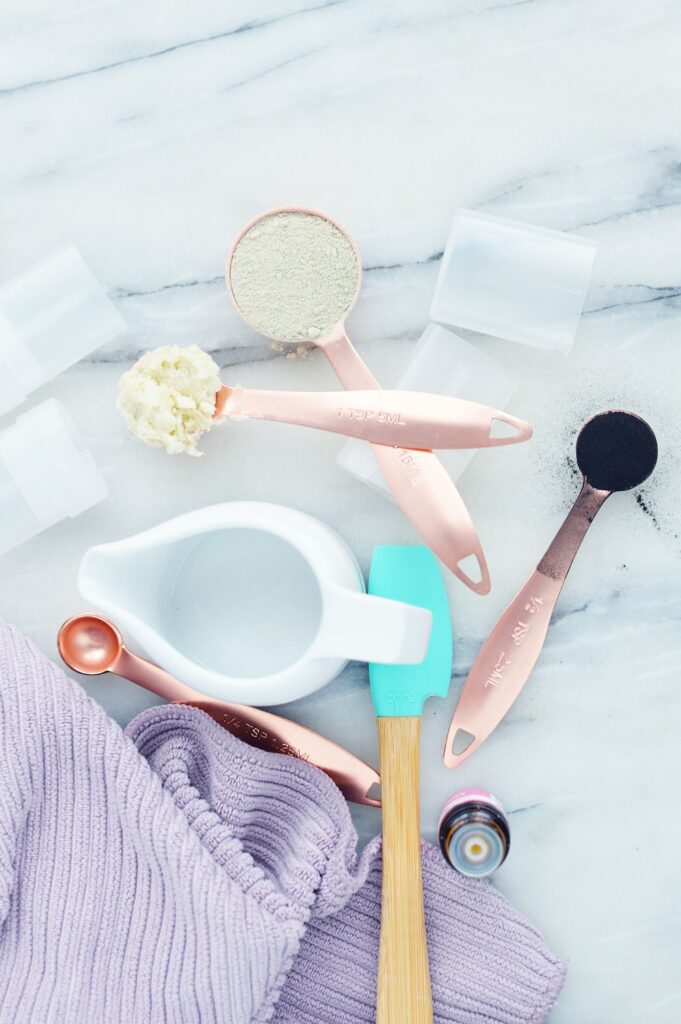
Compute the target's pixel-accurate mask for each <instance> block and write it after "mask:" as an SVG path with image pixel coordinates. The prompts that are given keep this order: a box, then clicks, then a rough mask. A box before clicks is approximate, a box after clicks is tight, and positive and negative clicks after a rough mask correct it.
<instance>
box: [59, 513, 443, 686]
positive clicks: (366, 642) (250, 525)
mask: <svg viewBox="0 0 681 1024" xmlns="http://www.w3.org/2000/svg"><path fill="white" fill-rule="evenodd" d="M79 587H80V592H81V594H82V595H83V597H84V598H86V600H88V601H89V602H91V603H92V604H93V605H95V607H97V608H99V609H100V610H101V611H103V612H104V613H105V614H106V615H109V616H111V618H112V619H113V620H114V621H115V622H116V623H117V625H118V626H119V627H120V628H121V629H122V631H123V632H124V633H126V634H128V635H129V636H131V637H133V638H134V639H135V640H136V641H137V643H138V644H140V646H141V647H142V648H143V650H144V651H145V652H146V654H147V655H148V656H149V657H150V658H152V659H153V660H154V661H156V662H157V663H158V664H159V665H161V666H162V667H163V668H165V669H166V670H167V671H168V672H171V673H172V674H173V675H174V676H177V677H178V678H179V679H181V680H182V681H183V682H185V683H188V684H190V685H191V686H193V687H195V688H196V689H197V690H200V691H201V692H202V693H205V694H208V695H209V696H211V697H216V698H221V699H224V700H232V701H239V702H241V703H244V704H253V705H263V704H283V703H285V702H287V701H292V700H296V699H298V698H299V697H303V696H305V695H306V694H308V693H312V692H313V691H314V690H317V689H319V688H320V687H321V686H324V685H325V683H328V682H329V681H330V680H331V679H333V678H334V677H335V676H336V675H338V673H339V672H340V671H341V670H342V669H343V667H344V666H345V664H346V663H347V661H348V660H350V659H354V660H358V661H374V662H386V663H410V664H413V663H417V662H419V661H422V660H423V658H424V657H425V654H426V650H427V647H428V641H429V638H430V626H431V613H430V612H429V611H427V610H426V609H424V608H416V607H414V606H412V605H407V604H402V603H400V602H397V601H389V600H386V599H383V598H378V597H373V596H369V595H368V594H366V593H365V592H364V580H363V577H362V573H361V570H360V568H359V565H358V564H357V561H356V560H355V558H354V556H353V554H352V552H351V551H350V549H349V548H348V547H347V545H346V544H345V543H344V542H343V541H342V540H341V538H340V537H339V536H338V534H336V533H334V531H333V530H331V529H330V528H329V527H328V526H326V525H324V523H321V522H320V521H319V520H318V519H314V518H313V517H312V516H309V515H306V514H305V513H303V512H298V511H295V510H294V509H290V508H286V507H284V506H282V505H273V504H268V503H265V502H250V501H235V502H229V503H227V504H223V505H212V506H209V507H208V508H202V509H198V510H197V511H195V512H190V513H187V514H186V515H182V516H179V517H178V518H176V519H171V520H169V521H168V522H166V523H162V524H161V525H159V526H156V527H154V528H153V529H151V530H146V531H145V532H144V533H140V534H137V535H136V536H134V537H130V538H128V539H126V540H122V541H118V542H115V543H113V544H102V545H99V546H98V547H94V548H91V549H90V550H89V551H88V552H87V553H86V554H85V556H84V558H83V561H82V563H81V567H80V574H79Z"/></svg>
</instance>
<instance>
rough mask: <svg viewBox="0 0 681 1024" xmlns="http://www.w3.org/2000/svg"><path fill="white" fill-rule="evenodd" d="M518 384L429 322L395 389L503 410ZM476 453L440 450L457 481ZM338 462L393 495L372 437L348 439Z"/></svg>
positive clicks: (502, 368) (492, 362) (488, 358)
mask: <svg viewBox="0 0 681 1024" xmlns="http://www.w3.org/2000/svg"><path fill="white" fill-rule="evenodd" d="M517 385H518V380H517V378H516V377H515V375H514V374H512V373H511V372H510V371H509V370H507V369H506V367H505V366H502V365H501V364H500V363H498V362H497V361H496V359H492V357H491V356H488V355H487V354H486V353H485V352H482V351H481V350H480V349H479V348H476V347H475V345H471V344H470V343H469V342H468V341H464V339H463V338H460V337H459V336H458V335H457V334H454V333H453V332H452V331H448V330H446V328H444V327H440V326H439V325H438V324H429V325H428V327H426V329H425V331H424V332H423V334H422V335H421V337H420V338H419V340H418V341H417V343H416V346H415V348H414V351H413V353H412V356H411V358H410V360H409V362H408V363H407V365H406V366H405V368H404V370H403V372H402V375H401V376H400V378H399V380H398V382H397V384H396V385H395V387H397V388H400V389H401V390H405V391H427V392H431V393H434V394H437V395H449V396H450V397H454V398H465V399H467V401H469V402H482V403H483V404H485V405H491V406H493V407H494V408H495V409H503V408H504V406H505V405H506V404H507V403H508V401H509V399H510V398H511V395H512V394H513V392H514V391H515V389H516V387H517ZM474 455H475V450H471V449H457V450H452V451H442V452H439V453H438V456H439V458H440V460H441V462H442V463H443V465H444V466H445V468H446V469H447V471H448V472H449V474H450V475H451V477H452V479H453V480H455V481H456V480H458V478H459V477H460V476H461V474H462V473H463V471H464V469H465V468H466V466H467V465H468V463H469V462H470V461H471V459H472V458H473V456H474ZM338 465H339V466H341V467H342V468H343V469H345V470H347V472H348V473H352V475H353V476H356V477H357V478H358V479H360V480H363V481H364V482H365V483H367V484H369V486H371V487H373V488H374V489H376V490H378V491H380V492H381V493H383V494H386V495H387V496H388V497H390V498H392V494H391V491H390V489H389V487H388V485H387V484H386V482H385V480H384V479H383V474H382V473H381V470H380V469H379V466H378V462H377V461H376V458H375V456H374V453H373V451H372V450H371V445H370V444H368V443H367V442H366V441H355V440H352V441H348V442H347V443H346V444H345V445H344V447H343V448H342V449H341V452H340V454H339V456H338Z"/></svg>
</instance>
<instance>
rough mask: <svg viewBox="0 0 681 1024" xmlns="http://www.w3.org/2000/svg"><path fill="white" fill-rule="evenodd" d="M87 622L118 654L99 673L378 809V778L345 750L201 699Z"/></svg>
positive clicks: (286, 723)
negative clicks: (286, 758) (185, 709)
mask: <svg viewBox="0 0 681 1024" xmlns="http://www.w3.org/2000/svg"><path fill="white" fill-rule="evenodd" d="M87 618H88V619H90V620H92V619H97V620H98V622H101V623H102V624H103V625H104V626H106V627H108V628H109V629H112V630H113V631H114V632H115V633H116V635H117V639H118V641H119V647H118V652H117V654H116V655H115V657H114V658H112V660H111V661H110V663H109V664H108V665H107V667H106V668H103V669H102V672H112V673H114V674H115V675H118V676H121V677H122V678H124V679H128V680H129V681H130V682H131V683H136V684H137V685H138V686H141V687H143V688H144V689H145V690H148V691H149V692H150V693H153V694H156V696H158V697H162V698H163V699H164V700H167V701H169V702H172V703H175V704H186V705H188V706H190V707H196V708H200V709H201V710H202V711H204V712H206V714H209V715H210V716H211V718H213V719H214V720H215V721H216V722H217V723H218V725H221V726H222V727H223V729H226V730H227V732H229V733H231V734H232V736H236V737H237V738H238V739H241V740H243V741H244V742H245V743H248V744H249V745H250V746H252V747H258V748H259V749H260V750H268V751H270V752H271V753H275V754H289V755H291V756H292V757H297V758H298V759H299V760H301V761H308V762H309V763H310V764H312V765H315V766H316V767H317V768H320V769H321V771H323V772H324V773H325V774H326V775H328V776H329V777H330V778H331V779H333V781H334V782H335V783H336V785H337V786H338V788H339V789H340V791H341V793H343V795H344V796H345V797H346V799H347V800H352V801H353V802H354V803H358V804H367V805H368V806H370V807H380V806H381V801H380V785H381V777H380V775H379V774H378V772H377V771H376V770H375V769H374V768H372V767H371V765H369V764H367V763H366V762H365V761H362V760H361V758H359V757H357V756H356V755H355V754H352V753H351V752H350V751H349V750H346V749H345V748H344V747H341V746H340V745H339V744H338V743H334V742H333V740H330V739H327V738H326V737H325V736H322V735H321V734H320V733H317V732H314V730H312V729H308V728H307V727H306V726H303V725H299V724H298V723H297V722H292V721H290V720H289V719H287V718H283V717H282V716H280V715H275V714H274V713H273V712H271V711H263V709H262V708H252V707H248V706H247V705H245V704H233V703H230V702H228V701H223V700H214V699H212V698H210V697H206V696H205V695H204V694H202V693H199V691H198V690H194V689H193V688H192V687H191V686H187V685H186V684H185V683H182V682H180V680H179V679H176V678H175V677H174V676H172V675H170V673H169V672H166V671H165V669H162V668H161V667H160V666H159V665H155V664H154V663H153V662H151V661H148V660H147V659H146V658H143V657H141V656H140V655H139V654H133V653H132V651H129V650H128V648H127V647H126V646H125V645H124V643H123V642H122V640H120V637H119V635H118V631H117V630H116V629H115V627H113V626H112V624H111V623H110V622H108V620H106V619H103V618H102V617H101V616H92V615H88V616H87ZM74 621H75V620H74V619H70V620H68V622H67V623H65V624H64V626H62V630H61V631H60V636H61V635H62V632H63V631H64V629H65V627H66V626H68V625H73V624H74ZM59 651H60V654H61V656H62V659H63V660H64V662H65V663H66V664H67V665H68V666H69V667H70V668H72V669H74V670H75V671H77V672H78V671H80V665H79V663H78V661H77V659H76V658H72V657H70V656H69V652H68V649H67V648H66V646H65V645H63V644H62V643H59Z"/></svg>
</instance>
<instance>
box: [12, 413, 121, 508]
mask: <svg viewBox="0 0 681 1024" xmlns="http://www.w3.org/2000/svg"><path fill="white" fill-rule="evenodd" d="M0 458H2V460H3V462H4V463H5V466H6V468H7V470H8V471H9V474H10V476H11V477H12V479H13V481H14V484H15V485H16V488H17V490H18V491H19V492H20V493H21V494H22V495H23V497H24V498H25V499H26V501H27V503H28V505H29V506H30V508H31V511H32V512H33V514H34V515H35V517H36V519H37V520H38V521H39V522H40V523H41V525H42V526H43V528H46V527H48V526H52V525H53V524H54V523H57V522H59V520H60V519H64V518H66V517H67V516H77V515H79V514H80V513H81V512H84V511H85V510H86V509H88V508H91V507H92V506H93V505H96V504H97V503H98V502H100V501H102V499H103V498H106V497H107V495H108V493H109V491H108V488H107V485H106V481H105V480H104V477H103V476H102V474H101V473H100V471H99V469H98V468H97V466H96V464H95V461H94V459H93V457H92V455H91V453H90V450H89V449H88V447H87V445H86V444H85V442H84V441H83V439H82V438H81V437H80V435H79V433H78V431H77V430H76V427H75V425H74V424H73V422H72V421H71V419H70V417H69V415H68V414H67V412H66V410H65V409H64V407H63V406H62V404H61V403H60V402H58V401H57V400H56V398H50V399H48V401H46V402H42V403H41V404H40V405H37V406H36V407H35V408H34V409H31V410H29V412H26V413H24V414H23V415H22V416H19V417H18V418H17V420H16V422H15V423H14V424H12V426H11V427H8V428H7V429H6V430H4V431H3V432H2V434H0Z"/></svg>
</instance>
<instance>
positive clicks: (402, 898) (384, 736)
mask: <svg viewBox="0 0 681 1024" xmlns="http://www.w3.org/2000/svg"><path fill="white" fill-rule="evenodd" d="M377 723H378V741H379V747H380V752H381V801H382V808H383V810H382V815H383V896H382V910H381V940H380V950H379V957H378V999H377V1006H376V1024H431V1022H432V1020H433V1004H432V996H431V990H430V971H429V969H428V947H427V945H426V923H425V916H424V911H423V880H422V876H421V835H420V821H419V754H420V751H419V746H420V736H421V719H420V718H411V717H410V718H378V719H377Z"/></svg>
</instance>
